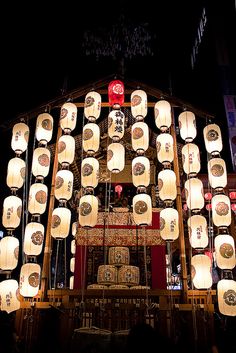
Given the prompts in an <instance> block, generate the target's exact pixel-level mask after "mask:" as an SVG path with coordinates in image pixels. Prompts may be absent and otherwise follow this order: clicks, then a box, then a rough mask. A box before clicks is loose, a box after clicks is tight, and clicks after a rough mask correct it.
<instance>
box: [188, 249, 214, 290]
mask: <svg viewBox="0 0 236 353" xmlns="http://www.w3.org/2000/svg"><path fill="white" fill-rule="evenodd" d="M191 275H192V281H193V284H194V287H195V288H197V289H208V288H210V287H211V286H212V276H211V259H210V257H209V256H207V255H202V254H200V255H194V256H193V257H192V261H191Z"/></svg>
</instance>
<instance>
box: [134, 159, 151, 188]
mask: <svg viewBox="0 0 236 353" xmlns="http://www.w3.org/2000/svg"><path fill="white" fill-rule="evenodd" d="M132 180H133V184H134V186H136V187H139V186H145V187H147V186H148V185H149V184H150V162H149V159H148V158H147V157H143V156H139V157H135V158H134V159H133V160H132Z"/></svg>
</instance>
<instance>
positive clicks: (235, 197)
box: [229, 191, 236, 200]
mask: <svg viewBox="0 0 236 353" xmlns="http://www.w3.org/2000/svg"><path fill="white" fill-rule="evenodd" d="M229 198H230V199H231V200H236V192H235V191H231V192H230V193H229Z"/></svg>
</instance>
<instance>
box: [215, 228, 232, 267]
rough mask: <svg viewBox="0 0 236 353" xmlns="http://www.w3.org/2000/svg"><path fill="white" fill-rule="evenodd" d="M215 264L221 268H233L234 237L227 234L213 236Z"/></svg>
mask: <svg viewBox="0 0 236 353" xmlns="http://www.w3.org/2000/svg"><path fill="white" fill-rule="evenodd" d="M214 242H215V252H216V264H217V266H218V267H219V268H221V269H225V270H227V269H233V268H234V267H235V265H236V259H235V244H234V238H233V237H231V236H230V235H228V234H220V235H217V236H216V237H215V240H214Z"/></svg>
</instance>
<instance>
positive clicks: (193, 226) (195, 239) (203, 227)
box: [187, 215, 208, 249]
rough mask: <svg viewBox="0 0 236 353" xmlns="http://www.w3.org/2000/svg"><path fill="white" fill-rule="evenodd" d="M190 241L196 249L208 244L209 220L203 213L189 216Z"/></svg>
mask: <svg viewBox="0 0 236 353" xmlns="http://www.w3.org/2000/svg"><path fill="white" fill-rule="evenodd" d="M187 223H188V235H189V242H190V245H191V246H192V248H194V249H204V248H205V247H207V245H208V233H207V221H206V218H205V217H203V216H201V215H193V216H191V217H189V218H188V222H187Z"/></svg>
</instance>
